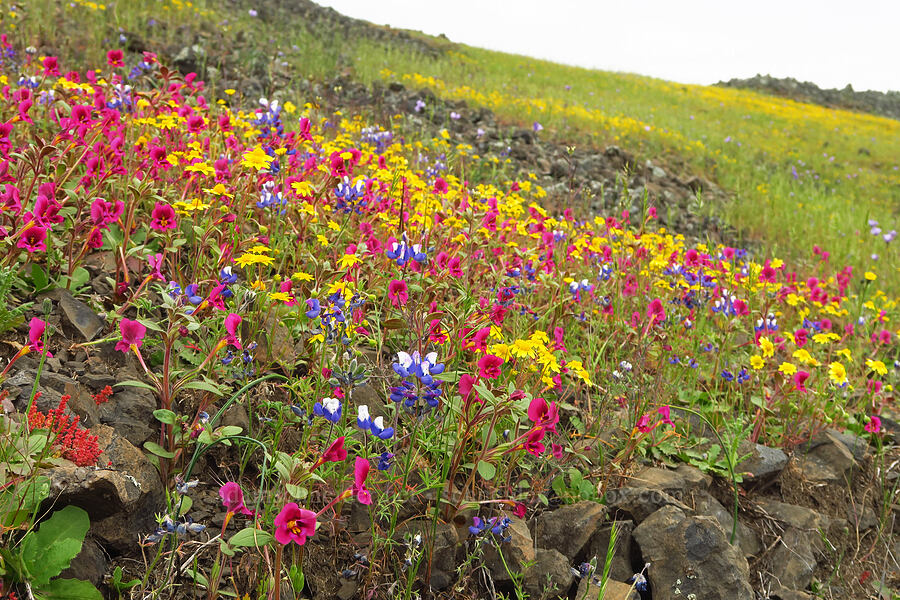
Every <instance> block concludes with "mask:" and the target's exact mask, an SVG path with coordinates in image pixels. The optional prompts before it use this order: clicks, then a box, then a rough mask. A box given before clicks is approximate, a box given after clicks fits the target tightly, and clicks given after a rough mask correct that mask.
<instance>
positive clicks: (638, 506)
mask: <svg viewBox="0 0 900 600" xmlns="http://www.w3.org/2000/svg"><path fill="white" fill-rule="evenodd" d="M606 505H607V506H608V507H609V508H610V509H611V510H618V511H621V512H624V513H627V514H629V515H631V517H632V519H633V520H634V522H635V523H640V522H642V521H643V520H644V519H646V518H647V517H649V516H650V515H651V514H653V513H655V512H656V511H658V510H659V509H660V508H662V507H664V506H675V507H677V508H679V509H681V510H683V511H686V512H690V510H691V509H690V507H689V506H687V505H686V504H684V503H683V502H681V501H680V500H676V499H675V498H673V497H672V496H670V495H668V494H667V493H665V492H662V491H660V490H654V489H650V488H644V487H621V488H618V489H615V490H607V491H606Z"/></svg>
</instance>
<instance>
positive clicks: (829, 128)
mask: <svg viewBox="0 0 900 600" xmlns="http://www.w3.org/2000/svg"><path fill="white" fill-rule="evenodd" d="M34 4H35V5H36V8H37V7H38V6H40V8H39V10H37V11H34V12H31V13H30V15H26V18H25V19H23V21H24V22H22V23H20V24H19V29H18V30H17V33H18V35H23V36H24V38H25V39H26V40H32V42H34V41H35V40H40V38H41V36H42V32H43V34H46V33H47V32H48V31H52V29H53V27H54V19H53V18H51V19H47V15H55V18H56V19H58V21H57V22H58V23H59V26H60V27H64V23H65V22H66V19H70V18H72V16H73V15H72V14H71V13H78V14H77V18H78V19H79V20H80V21H82V20H83V21H85V22H87V23H88V24H90V26H88V27H86V28H85V29H84V30H81V31H77V32H67V41H68V43H70V44H71V45H72V49H73V50H75V51H76V52H75V53H76V54H84V56H83V58H85V59H93V60H99V59H100V58H101V56H100V54H101V50H100V49H101V47H102V44H99V43H96V42H97V40H104V39H105V40H109V39H111V38H114V36H116V35H120V34H122V35H125V37H126V38H128V39H129V41H128V43H133V42H134V40H133V39H131V37H130V33H129V32H132V31H141V32H142V33H141V34H140V35H141V37H143V36H145V35H146V36H147V42H152V44H148V45H153V46H154V47H159V46H160V45H162V46H164V47H165V46H166V45H170V46H171V48H172V53H173V54H177V52H178V51H179V50H180V49H181V45H183V44H185V42H187V40H184V39H181V38H180V34H181V33H182V32H183V30H184V29H185V28H184V27H183V26H184V25H186V24H190V29H191V31H201V32H202V31H206V32H208V36H209V37H208V40H203V39H199V40H190V41H191V42H193V41H199V42H200V45H201V46H210V45H211V44H212V45H215V44H216V42H217V40H216V38H217V37H220V36H221V37H222V38H223V40H222V41H223V44H222V46H219V47H218V48H219V50H220V51H218V52H216V51H214V50H215V49H214V48H212V47H210V48H209V50H208V51H207V52H208V55H207V56H205V57H202V62H204V64H205V65H208V66H213V67H218V66H221V64H220V63H221V62H223V61H225V62H233V63H235V64H241V65H243V66H244V67H245V68H249V69H256V70H258V71H259V70H262V71H265V72H268V73H272V72H276V73H277V74H281V75H282V76H283V78H284V79H285V81H283V83H284V84H285V85H284V86H283V88H284V89H290V87H291V82H292V81H294V82H295V81H296V80H297V79H298V78H310V77H312V78H322V77H326V76H332V75H333V74H334V73H339V72H343V73H351V74H352V75H354V76H355V77H356V78H358V79H360V80H362V81H364V82H367V83H371V82H374V81H379V80H389V81H393V80H397V81H401V82H404V83H406V84H409V85H411V86H416V87H427V88H430V89H431V90H433V91H434V92H435V93H436V94H438V95H440V96H441V97H444V98H449V99H461V100H465V101H466V102H468V103H469V104H470V105H471V106H473V107H482V106H483V107H488V108H490V109H492V110H494V111H496V113H497V114H498V115H500V116H502V117H505V118H507V119H509V120H512V121H516V122H521V123H524V124H531V123H532V122H533V121H537V122H540V124H541V125H542V126H543V127H545V128H546V129H547V131H548V134H549V135H552V136H554V137H556V138H559V139H561V140H564V141H566V142H568V143H571V144H579V145H586V144H587V145H594V146H598V147H602V146H604V145H606V144H610V143H615V144H618V145H623V146H625V147H627V148H630V149H633V150H636V151H638V152H639V153H640V154H641V155H644V156H647V157H654V158H657V157H659V156H661V155H667V156H669V163H670V164H673V165H676V166H677V168H679V169H680V170H682V171H683V172H685V173H701V174H704V175H705V176H707V177H709V178H711V179H713V180H715V181H716V182H718V183H719V184H721V185H722V186H724V187H726V188H728V189H730V190H731V191H733V202H730V203H729V204H728V205H725V206H717V207H715V208H716V209H717V210H718V212H719V213H720V215H721V216H723V217H724V218H725V219H726V220H727V222H728V223H730V224H732V225H734V226H735V227H736V228H737V229H738V230H740V231H741V232H742V233H743V234H744V235H746V236H748V237H750V238H755V239H757V240H764V241H765V246H766V248H767V251H768V252H769V253H770V255H771V256H785V257H789V258H794V259H796V258H800V257H808V256H810V254H811V252H812V248H813V246H814V245H818V246H820V247H822V248H823V249H826V250H827V251H829V252H830V253H831V256H832V259H833V260H835V261H838V262H841V263H844V262H846V263H848V264H852V265H853V266H854V267H855V272H857V273H861V272H862V271H865V270H871V271H873V272H876V273H877V274H879V275H880V276H881V277H882V281H883V282H884V285H886V286H888V287H889V288H890V289H894V290H896V289H897V285H896V284H897V281H898V274H897V268H898V262H897V259H896V258H894V256H896V255H897V254H898V253H897V252H896V251H894V252H892V251H891V245H894V246H896V244H892V243H891V242H886V241H885V239H884V238H883V235H884V234H889V233H890V231H891V230H894V229H897V228H898V227H900V223H898V206H900V185H898V184H900V170H898V162H900V161H898V159H897V156H898V155H900V136H898V135H897V134H898V133H900V122H898V121H895V120H891V119H887V118H882V117H878V116H873V115H868V114H860V113H853V112H848V111H841V110H832V109H827V108H823V107H820V106H816V105H812V104H804V103H799V102H794V101H791V100H786V99H781V98H775V97H770V96H766V95H762V94H758V93H754V92H749V91H743V90H735V89H723V88H719V87H713V86H698V85H685V84H678V83H672V82H666V81H662V80H658V79H653V78H649V77H642V76H639V75H633V74H625V73H614V72H607V71H597V70H589V69H582V68H576V67H569V66H564V65H559V64H554V63H550V62H546V61H540V60H535V59H530V58H525V57H521V56H514V55H510V54H504V53H500V52H493V51H488V50H483V49H478V48H472V47H468V46H464V45H459V44H453V43H450V42H448V41H446V40H443V39H437V38H430V37H428V36H424V35H422V34H416V33H407V32H397V31H394V30H388V29H386V28H378V27H374V26H370V27H365V26H363V25H361V24H360V22H355V23H354V22H353V21H352V20H349V19H346V18H343V17H340V16H339V15H337V14H336V13H333V11H328V10H324V11H323V10H321V9H316V8H313V7H311V6H309V5H308V4H306V3H302V2H301V3H293V2H286V1H277V0H276V1H272V2H268V3H265V2H263V3H259V4H260V5H259V6H258V8H257V9H256V16H251V14H249V10H248V9H239V8H237V6H236V4H235V3H228V2H214V1H207V2H197V3H191V2H181V1H179V0H165V1H163V2H144V3H141V2H135V3H119V4H120V6H113V5H110V6H108V7H106V8H105V10H104V9H100V8H93V7H95V6H97V7H99V6H101V5H97V4H94V3H92V2H85V1H83V0H80V1H78V2H74V3H69V2H59V1H48V0H37V1H36V2H34ZM148 23H150V24H151V25H150V26H149V27H148V26H147V24H148ZM178 24H182V27H181V28H179V26H178ZM222 48H225V49H227V50H225V51H224V52H222V51H221V49H222ZM80 49H88V50H86V51H84V52H79V50H80ZM212 79H213V83H214V82H215V81H214V80H215V78H212ZM869 220H874V221H877V222H878V224H879V225H878V226H879V227H880V229H881V234H872V233H870V231H871V227H870V226H869V224H868V221H869ZM889 237H890V236H889ZM876 257H877V258H876Z"/></svg>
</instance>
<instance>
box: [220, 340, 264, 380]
mask: <svg viewBox="0 0 900 600" xmlns="http://www.w3.org/2000/svg"><path fill="white" fill-rule="evenodd" d="M256 348H257V344H256V342H251V343H249V344H247V347H246V348H244V349H242V350H241V352H240V354H235V352H234V350H232V349H231V348H229V349H228V350H227V351H226V352H225V356H223V357H222V364H223V365H225V366H226V367H228V366H230V367H231V370H230V371H231V375H232V376H233V377H234V378H235V379H240V380H245V379H252V378H253V377H255V376H256V365H255V364H254V362H253V361H254V355H253V351H254V350H256ZM238 356H240V359H241V360H240V361H239V362H235V358H237V357H238Z"/></svg>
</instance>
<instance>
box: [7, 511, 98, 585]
mask: <svg viewBox="0 0 900 600" xmlns="http://www.w3.org/2000/svg"><path fill="white" fill-rule="evenodd" d="M90 526H91V520H90V519H89V518H88V515H87V513H86V512H84V510H82V509H80V508H78V507H77V506H66V507H65V508H63V509H61V510H58V511H56V512H55V513H53V515H52V516H51V517H50V518H49V519H47V520H46V521H44V522H43V523H41V526H40V528H39V529H38V530H37V531H30V532H28V533H27V534H26V535H25V537H24V539H23V540H22V561H23V563H24V564H25V567H26V568H27V569H28V572H29V573H30V574H31V581H32V584H33V585H34V586H35V587H41V586H43V585H44V584H46V583H47V582H48V581H49V580H50V578H51V577H56V576H57V575H59V574H60V573H62V572H63V570H64V569H66V568H67V567H68V566H69V563H71V562H72V559H73V558H75V557H76V556H78V553H79V552H81V544H82V543H83V542H84V536H85V535H86V534H87V531H88V528H89V527H90Z"/></svg>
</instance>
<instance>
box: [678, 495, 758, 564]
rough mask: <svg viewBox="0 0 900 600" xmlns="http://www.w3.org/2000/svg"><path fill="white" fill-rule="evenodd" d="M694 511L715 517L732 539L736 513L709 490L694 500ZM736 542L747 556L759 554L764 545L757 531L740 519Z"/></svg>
mask: <svg viewBox="0 0 900 600" xmlns="http://www.w3.org/2000/svg"><path fill="white" fill-rule="evenodd" d="M694 511H695V512H696V513H697V514H698V515H703V516H707V517H713V518H714V519H715V520H716V521H718V522H719V525H721V526H722V529H724V530H725V535H726V537H727V539H728V540H729V541H730V540H731V530H732V528H733V526H734V515H733V514H732V513H731V512H730V511H729V510H727V509H726V508H725V507H724V506H722V503H721V502H719V501H718V500H716V499H715V498H714V497H713V496H712V495H711V494H709V493H708V492H702V493H700V494H699V495H698V496H697V497H696V499H695V502H694ZM735 543H736V544H737V545H738V546H739V547H740V549H741V551H742V552H743V553H744V556H745V557H750V556H757V555H758V554H759V553H760V552H762V550H763V547H762V544H761V543H760V541H759V537H757V535H756V533H755V532H754V531H753V530H752V529H750V528H749V527H747V526H746V525H744V524H743V523H741V522H740V521H738V525H737V535H736V539H735Z"/></svg>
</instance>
